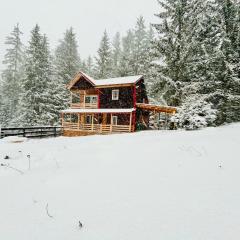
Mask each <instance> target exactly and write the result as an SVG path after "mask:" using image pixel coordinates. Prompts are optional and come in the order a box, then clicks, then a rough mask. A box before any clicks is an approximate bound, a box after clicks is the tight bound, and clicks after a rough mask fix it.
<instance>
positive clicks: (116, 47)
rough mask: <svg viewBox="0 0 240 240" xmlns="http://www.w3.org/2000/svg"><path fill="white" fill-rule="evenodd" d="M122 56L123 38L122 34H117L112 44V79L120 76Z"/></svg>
mask: <svg viewBox="0 0 240 240" xmlns="http://www.w3.org/2000/svg"><path fill="white" fill-rule="evenodd" d="M120 56H121V38H120V33H119V32H117V33H116V35H115V36H114V38H113V42H112V64H113V65H112V74H111V75H112V77H118V76H119V64H120Z"/></svg>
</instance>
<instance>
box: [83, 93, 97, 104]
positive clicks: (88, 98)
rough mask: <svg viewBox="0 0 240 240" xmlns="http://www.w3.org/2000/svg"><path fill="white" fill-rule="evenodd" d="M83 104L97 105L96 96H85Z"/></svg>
mask: <svg viewBox="0 0 240 240" xmlns="http://www.w3.org/2000/svg"><path fill="white" fill-rule="evenodd" d="M85 103H97V96H96V95H88V96H85Z"/></svg>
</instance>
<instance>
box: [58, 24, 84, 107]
mask: <svg viewBox="0 0 240 240" xmlns="http://www.w3.org/2000/svg"><path fill="white" fill-rule="evenodd" d="M80 69H81V61H80V57H79V53H78V45H77V40H76V35H75V33H74V31H73V28H72V27H71V28H70V29H68V30H66V32H65V34H64V37H63V39H62V40H60V44H59V46H58V47H57V49H56V51H55V57H54V81H55V82H56V83H58V86H59V91H60V92H59V94H60V95H61V97H60V99H62V100H61V103H60V106H59V107H60V108H62V109H65V108H67V107H68V105H69V102H70V94H69V92H68V91H67V89H66V84H68V83H69V81H70V80H72V78H73V77H74V76H75V74H76V73H77V72H79V71H80Z"/></svg>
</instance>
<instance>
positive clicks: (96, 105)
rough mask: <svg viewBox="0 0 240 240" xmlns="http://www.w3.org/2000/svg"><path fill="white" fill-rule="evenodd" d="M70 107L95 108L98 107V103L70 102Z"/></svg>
mask: <svg viewBox="0 0 240 240" xmlns="http://www.w3.org/2000/svg"><path fill="white" fill-rule="evenodd" d="M70 108H73V109H78V108H84V109H96V108H98V104H97V103H71V105H70Z"/></svg>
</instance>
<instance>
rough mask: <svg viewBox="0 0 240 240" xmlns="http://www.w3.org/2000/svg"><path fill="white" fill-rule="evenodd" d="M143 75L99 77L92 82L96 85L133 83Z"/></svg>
mask: <svg viewBox="0 0 240 240" xmlns="http://www.w3.org/2000/svg"><path fill="white" fill-rule="evenodd" d="M142 77H143V76H142V75H137V76H128V77H119V78H108V79H99V80H94V84H95V85H96V86H103V85H114V84H133V83H136V82H137V81H139V80H140V79H141V78H142Z"/></svg>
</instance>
